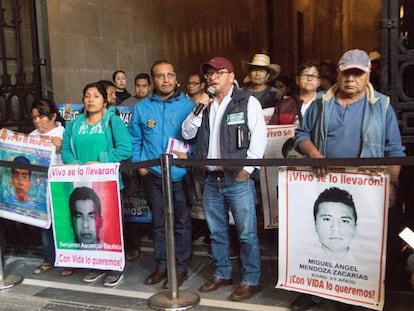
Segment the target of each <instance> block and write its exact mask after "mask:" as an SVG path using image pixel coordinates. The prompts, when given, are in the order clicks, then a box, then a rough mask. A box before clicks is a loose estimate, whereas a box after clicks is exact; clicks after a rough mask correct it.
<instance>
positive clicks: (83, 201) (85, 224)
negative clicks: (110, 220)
mask: <svg viewBox="0 0 414 311" xmlns="http://www.w3.org/2000/svg"><path fill="white" fill-rule="evenodd" d="M69 208H70V216H71V221H72V227H73V233H74V236H75V240H76V242H77V243H84V244H97V243H99V242H100V238H99V234H100V230H101V228H102V226H103V220H102V214H101V211H102V206H101V200H100V199H99V197H98V195H97V194H96V193H95V191H94V190H93V189H91V188H88V187H78V188H75V189H74V190H73V191H72V193H71V195H70V197H69Z"/></svg>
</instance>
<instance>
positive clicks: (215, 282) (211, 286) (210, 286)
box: [199, 277, 233, 293]
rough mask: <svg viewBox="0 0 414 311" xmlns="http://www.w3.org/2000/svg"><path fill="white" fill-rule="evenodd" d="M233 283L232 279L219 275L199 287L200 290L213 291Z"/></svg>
mask: <svg viewBox="0 0 414 311" xmlns="http://www.w3.org/2000/svg"><path fill="white" fill-rule="evenodd" d="M232 283H233V281H232V280H231V279H229V280H227V279H220V278H218V277H213V278H212V279H210V280H208V281H207V282H205V283H204V285H203V286H201V287H200V288H199V291H200V292H204V293H207V292H212V291H214V290H216V289H217V288H219V287H220V286H226V285H231V284H232Z"/></svg>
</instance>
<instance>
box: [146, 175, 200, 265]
mask: <svg viewBox="0 0 414 311" xmlns="http://www.w3.org/2000/svg"><path fill="white" fill-rule="evenodd" d="M144 191H145V196H146V198H147V202H148V205H149V207H150V209H151V212H152V238H153V243H154V257H155V262H156V264H157V267H159V268H161V269H167V266H168V265H167V245H166V241H165V215H164V205H165V204H164V200H163V193H162V179H161V178H160V177H158V176H155V175H153V174H151V173H148V174H147V175H146V176H145V177H144ZM172 193H173V204H174V233H175V235H174V236H175V257H176V261H177V271H178V272H183V271H186V270H187V262H188V260H189V259H190V256H191V246H192V239H191V206H190V205H189V204H188V200H187V196H186V193H185V191H184V182H182V181H180V182H174V183H172Z"/></svg>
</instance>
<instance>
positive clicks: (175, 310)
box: [148, 290, 200, 311]
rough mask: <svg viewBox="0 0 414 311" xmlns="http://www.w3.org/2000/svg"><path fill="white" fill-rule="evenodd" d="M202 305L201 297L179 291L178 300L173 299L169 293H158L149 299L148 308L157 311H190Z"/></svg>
mask: <svg viewBox="0 0 414 311" xmlns="http://www.w3.org/2000/svg"><path fill="white" fill-rule="evenodd" d="M199 303H200V297H199V296H198V295H197V294H195V293H193V292H190V291H185V290H183V291H179V292H178V297H177V299H172V298H171V294H170V292H169V291H162V292H159V293H156V294H155V295H153V296H151V297H150V298H149V299H148V306H149V307H150V308H152V309H155V310H166V311H181V310H188V309H190V308H193V307H195V306H196V305H198V304H199Z"/></svg>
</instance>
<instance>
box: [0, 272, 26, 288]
mask: <svg viewBox="0 0 414 311" xmlns="http://www.w3.org/2000/svg"><path fill="white" fill-rule="evenodd" d="M22 281H23V277H22V276H21V275H19V274H8V275H6V276H4V277H3V280H0V290H4V289H9V288H12V287H13V286H15V285H17V284H20V283H21V282H22Z"/></svg>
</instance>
